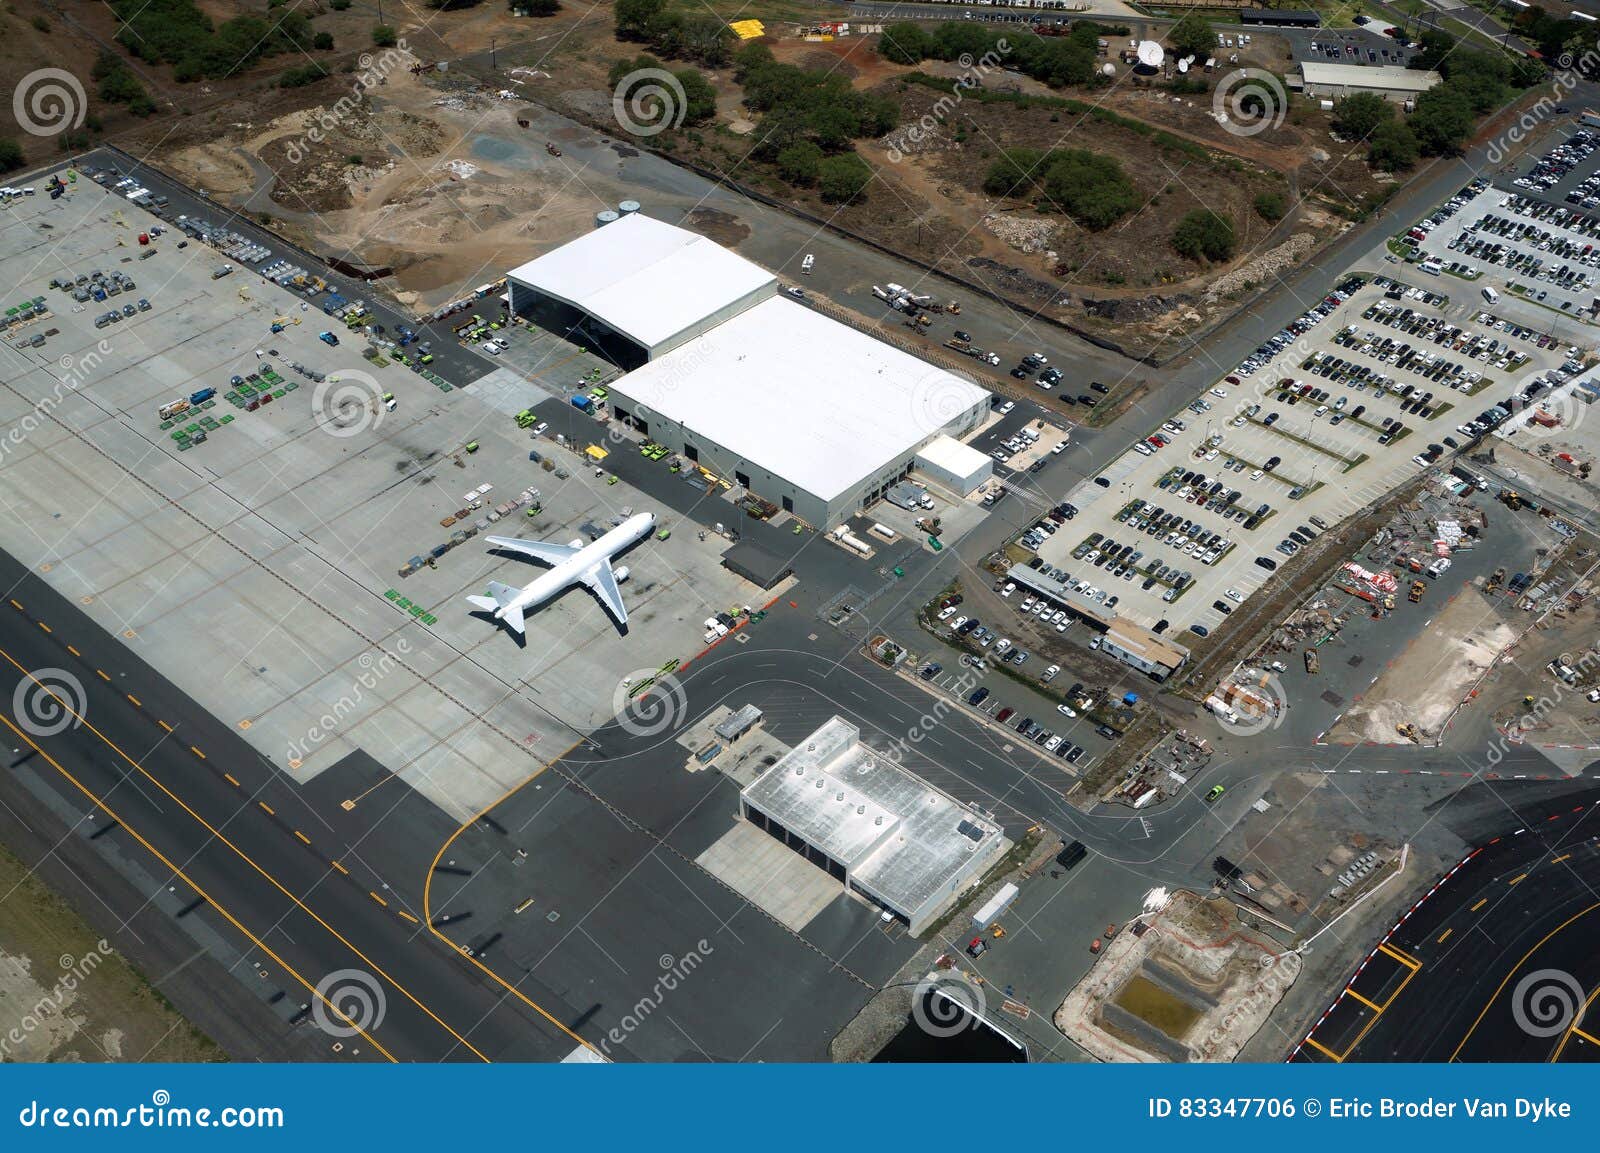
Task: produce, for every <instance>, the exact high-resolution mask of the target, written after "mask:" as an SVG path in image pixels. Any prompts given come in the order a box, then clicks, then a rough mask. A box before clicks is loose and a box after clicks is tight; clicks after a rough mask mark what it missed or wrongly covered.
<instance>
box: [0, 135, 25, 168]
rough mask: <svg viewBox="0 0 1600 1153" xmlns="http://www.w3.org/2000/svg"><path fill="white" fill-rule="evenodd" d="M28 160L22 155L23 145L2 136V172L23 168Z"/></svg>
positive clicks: (0, 155)
mask: <svg viewBox="0 0 1600 1153" xmlns="http://www.w3.org/2000/svg"><path fill="white" fill-rule="evenodd" d="M27 160H28V158H27V157H26V156H24V155H23V154H22V145H20V144H18V143H17V142H16V141H15V140H13V139H11V137H9V136H0V172H11V171H13V170H14V169H17V168H21V167H22V166H23V165H24V164H26V163H27Z"/></svg>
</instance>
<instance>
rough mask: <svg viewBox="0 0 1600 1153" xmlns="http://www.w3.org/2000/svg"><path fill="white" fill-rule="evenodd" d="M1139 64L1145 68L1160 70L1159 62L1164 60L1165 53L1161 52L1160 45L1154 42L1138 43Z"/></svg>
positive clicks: (1142, 41)
mask: <svg viewBox="0 0 1600 1153" xmlns="http://www.w3.org/2000/svg"><path fill="white" fill-rule="evenodd" d="M1138 56H1139V63H1140V64H1143V65H1144V66H1145V67H1146V68H1160V67H1161V62H1162V61H1163V60H1165V59H1166V53H1165V52H1163V51H1162V50H1161V45H1160V44H1158V43H1156V42H1155V41H1154V40H1141V41H1139V51H1138Z"/></svg>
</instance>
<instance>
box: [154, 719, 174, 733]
mask: <svg viewBox="0 0 1600 1153" xmlns="http://www.w3.org/2000/svg"><path fill="white" fill-rule="evenodd" d="M156 724H158V725H160V726H161V727H162V728H164V729H166V730H167V732H169V733H170V732H171V731H172V726H171V725H169V724H167V722H166V721H157V722H156Z"/></svg>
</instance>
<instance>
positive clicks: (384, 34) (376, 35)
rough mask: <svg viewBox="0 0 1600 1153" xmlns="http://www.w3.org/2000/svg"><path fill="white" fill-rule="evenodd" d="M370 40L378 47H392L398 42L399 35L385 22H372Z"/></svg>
mask: <svg viewBox="0 0 1600 1153" xmlns="http://www.w3.org/2000/svg"><path fill="white" fill-rule="evenodd" d="M372 42H373V44H375V45H377V46H378V47H379V48H393V47H394V46H395V45H396V44H398V43H399V42H400V36H399V33H397V32H396V31H395V30H394V29H393V28H391V27H390V26H389V25H387V24H374V25H373V26H372Z"/></svg>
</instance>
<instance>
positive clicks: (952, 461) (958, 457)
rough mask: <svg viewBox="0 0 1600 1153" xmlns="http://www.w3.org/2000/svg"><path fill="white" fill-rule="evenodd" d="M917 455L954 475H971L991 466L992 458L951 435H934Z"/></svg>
mask: <svg viewBox="0 0 1600 1153" xmlns="http://www.w3.org/2000/svg"><path fill="white" fill-rule="evenodd" d="M917 456H918V457H920V458H921V459H923V460H925V461H927V462H928V463H929V464H931V465H934V466H935V467H937V468H942V469H944V470H945V471H946V472H949V473H951V474H953V475H955V476H971V475H972V474H973V473H975V472H982V471H983V470H984V469H987V468H992V467H993V460H992V458H991V457H990V456H989V455H988V454H987V453H983V452H979V451H978V450H977V449H975V448H973V447H972V446H971V445H970V444H962V443H961V442H960V441H959V440H957V439H956V438H955V437H953V436H938V437H934V438H933V439H932V440H930V441H929V442H928V443H927V444H925V445H923V446H922V448H921V450H919V451H918V453H917Z"/></svg>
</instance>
